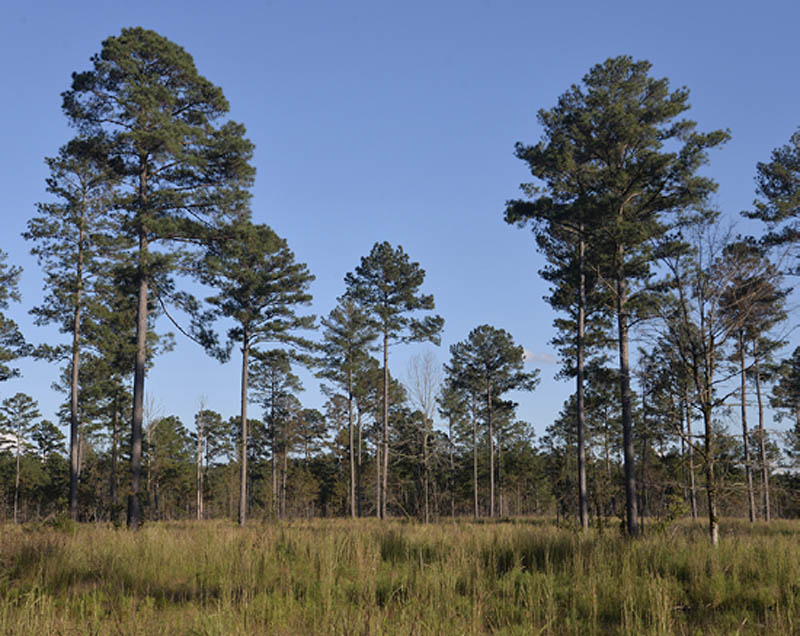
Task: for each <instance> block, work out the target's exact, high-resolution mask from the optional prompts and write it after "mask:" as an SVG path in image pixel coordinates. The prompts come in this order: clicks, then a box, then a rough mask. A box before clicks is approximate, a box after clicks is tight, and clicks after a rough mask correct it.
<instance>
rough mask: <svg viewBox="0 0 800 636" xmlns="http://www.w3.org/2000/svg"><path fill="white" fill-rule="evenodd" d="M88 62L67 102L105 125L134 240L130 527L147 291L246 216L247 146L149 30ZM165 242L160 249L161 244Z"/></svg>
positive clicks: (193, 75) (166, 290) (134, 524)
mask: <svg viewBox="0 0 800 636" xmlns="http://www.w3.org/2000/svg"><path fill="white" fill-rule="evenodd" d="M91 61H92V66H93V68H92V69H91V70H89V71H85V72H82V73H74V74H73V78H72V87H71V89H70V90H68V91H66V92H65V93H64V94H63V109H64V112H65V113H66V115H67V117H68V118H69V119H70V121H71V122H72V123H73V124H75V125H76V126H77V127H78V129H79V130H80V131H81V133H83V134H84V135H86V136H93V135H96V134H99V133H100V132H103V133H104V134H105V136H106V138H107V140H108V143H109V155H110V157H111V158H112V160H113V162H114V165H115V166H116V172H117V175H118V176H119V178H120V186H119V188H118V189H117V192H116V195H115V200H114V207H115V208H116V209H118V210H120V211H121V213H122V214H123V219H122V224H123V227H124V229H125V231H126V233H127V235H128V236H129V237H130V238H131V239H132V240H133V241H134V242H135V244H136V246H137V247H136V248H135V255H136V266H135V267H136V288H137V289H136V296H137V308H136V315H137V322H136V360H135V364H134V385H133V419H132V430H131V447H132V451H131V495H130V497H129V502H128V526H129V527H130V528H132V529H136V528H138V526H139V522H140V521H141V507H140V503H139V499H138V497H139V489H140V480H141V455H142V420H143V414H144V376H145V365H146V356H147V345H146V341H147V331H148V326H147V323H148V321H147V315H148V296H149V294H150V293H151V292H153V293H154V294H155V296H156V297H157V298H158V299H159V301H160V302H162V303H166V302H167V301H168V300H169V297H170V294H171V293H172V291H173V289H172V286H171V281H170V278H169V276H168V273H169V272H172V271H174V268H175V265H176V259H177V258H178V256H179V255H180V252H179V251H178V250H177V249H176V248H175V246H176V245H188V244H190V243H192V242H196V241H202V240H204V238H205V236H206V234H207V231H208V228H209V226H214V225H216V224H218V223H219V222H220V220H222V219H225V218H230V217H246V216H247V214H248V213H247V200H248V193H247V190H246V188H247V187H249V186H250V184H251V183H252V179H253V174H254V171H253V168H252V167H251V166H250V164H249V160H250V157H251V155H252V144H250V142H249V141H247V140H246V139H245V137H244V127H243V126H242V125H240V124H236V123H233V122H224V123H221V124H220V123H219V120H220V118H221V117H222V116H224V115H225V113H227V111H228V103H227V101H226V100H225V97H224V96H223V94H222V91H221V90H220V89H219V88H218V87H216V86H214V85H213V84H212V83H211V82H209V81H208V80H206V79H205V78H203V77H201V76H200V75H199V74H198V73H197V70H196V68H195V66H194V61H193V60H192V58H191V56H190V55H189V54H188V53H186V51H184V50H183V49H182V48H181V47H179V46H178V45H176V44H174V43H173V42H170V41H169V40H167V39H166V38H164V37H162V36H160V35H158V34H157V33H155V32H153V31H148V30H146V29H142V28H140V27H137V28H130V29H123V31H122V33H121V34H120V35H119V36H117V37H110V38H108V39H106V40H105V41H104V42H103V45H102V51H101V53H100V54H99V55H94V56H93V57H92V59H91ZM160 244H164V245H166V246H168V247H167V248H166V251H158V250H157V246H158V245H160Z"/></svg>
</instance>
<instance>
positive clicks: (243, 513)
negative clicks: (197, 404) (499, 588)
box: [239, 325, 250, 528]
mask: <svg viewBox="0 0 800 636" xmlns="http://www.w3.org/2000/svg"><path fill="white" fill-rule="evenodd" d="M249 357H250V334H249V333H248V329H247V326H246V325H244V333H243V335H242V397H241V407H240V409H241V428H242V437H241V445H242V448H241V461H240V465H239V527H241V528H243V527H244V524H245V521H246V520H247V373H248V364H249Z"/></svg>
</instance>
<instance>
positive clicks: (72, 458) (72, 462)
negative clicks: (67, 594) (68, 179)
mask: <svg viewBox="0 0 800 636" xmlns="http://www.w3.org/2000/svg"><path fill="white" fill-rule="evenodd" d="M83 203H84V206H85V205H86V201H85V199H84V202H83ZM82 212H83V213H85V208H83V209H82ZM83 224H84V218H83V216H82V217H81V227H80V231H79V236H78V265H77V272H76V281H77V289H76V290H75V311H74V313H73V316H72V377H71V379H70V405H69V514H70V517H71V518H72V520H73V521H77V519H78V443H79V442H78V371H79V367H80V338H81V303H82V302H83V240H84V229H83Z"/></svg>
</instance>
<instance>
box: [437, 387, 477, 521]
mask: <svg viewBox="0 0 800 636" xmlns="http://www.w3.org/2000/svg"><path fill="white" fill-rule="evenodd" d="M440 386H441V389H440V391H439V394H438V395H437V396H436V402H437V404H438V407H439V415H440V416H441V417H443V418H445V419H446V420H447V456H448V478H447V482H448V489H449V490H450V516H451V517H452V518H453V519H455V516H456V460H455V454H456V442H455V440H456V431H457V430H458V429H459V428H463V427H464V426H465V422H466V420H467V419H468V415H469V402H468V397H467V396H466V395H465V393H464V392H463V391H460V390H459V387H458V385H457V383H456V382H455V378H453V377H448V378H447V379H446V380H444V381H443V382H442V383H441V385H440ZM476 493H477V488H476Z"/></svg>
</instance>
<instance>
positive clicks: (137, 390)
mask: <svg viewBox="0 0 800 636" xmlns="http://www.w3.org/2000/svg"><path fill="white" fill-rule="evenodd" d="M142 175H143V176H142V177H141V183H140V198H141V197H142V194H141V193H142V192H143V189H144V187H145V185H144V183H145V182H144V179H145V176H144V175H145V173H144V172H143V173H142ZM147 250H148V242H147V234H146V233H145V230H144V228H142V229H140V230H139V265H138V271H137V276H138V279H139V291H138V294H139V295H138V305H137V309H136V363H135V366H134V370H133V421H132V423H131V494H130V495H128V528H130V529H131V530H138V529H139V525H140V524H141V522H142V506H141V502H140V501H139V485H140V482H141V478H142V421H143V419H144V374H145V364H146V362H147V282H148V275H147V267H148V264H147Z"/></svg>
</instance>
